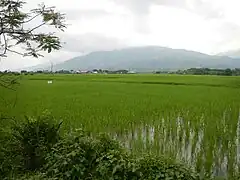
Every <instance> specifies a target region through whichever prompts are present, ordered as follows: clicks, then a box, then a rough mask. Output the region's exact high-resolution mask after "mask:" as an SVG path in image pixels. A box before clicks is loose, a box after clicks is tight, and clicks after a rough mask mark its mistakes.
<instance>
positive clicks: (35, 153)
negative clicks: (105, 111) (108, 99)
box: [0, 115, 199, 180]
mask: <svg viewBox="0 0 240 180" xmlns="http://www.w3.org/2000/svg"><path fill="white" fill-rule="evenodd" d="M60 126H61V123H55V121H54V118H53V117H52V116H49V115H44V116H40V117H39V118H36V119H32V118H26V122H24V123H21V124H18V125H14V126H13V128H12V131H11V132H9V133H8V134H5V135H3V134H2V135H1V136H0V137H1V138H0V140H2V141H1V142H4V143H3V144H4V146H1V148H0V150H2V151H1V152H0V160H1V164H0V165H1V166H0V170H1V172H0V173H1V175H0V178H1V179H4V178H6V179H19V180H23V179H28V180H33V179H34V180H35V179H36V180H47V179H48V180H55V179H62V180H65V179H66V180H68V179H72V180H73V179H74V180H77V179H92V180H108V179H123V180H124V179H132V180H138V179H139V180H145V179H176V180H198V179H199V176H198V174H196V173H194V171H193V170H191V169H190V168H188V167H186V166H184V165H182V164H179V163H176V162H175V161H172V160H170V159H168V158H163V157H159V156H154V155H144V156H141V157H139V156H133V154H132V153H130V152H128V150H127V149H124V148H123V147H122V146H121V145H120V144H119V143H118V142H117V141H115V140H112V139H111V138H110V137H108V136H106V135H104V134H100V135H98V136H92V135H91V133H85V132H84V131H82V130H81V129H78V130H76V131H75V132H72V133H70V134H69V135H66V136H65V137H63V138H60V135H59V128H60Z"/></svg>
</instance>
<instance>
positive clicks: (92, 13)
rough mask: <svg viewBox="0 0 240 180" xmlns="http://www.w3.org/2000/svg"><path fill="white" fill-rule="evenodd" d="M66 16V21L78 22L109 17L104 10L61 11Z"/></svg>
mask: <svg viewBox="0 0 240 180" xmlns="http://www.w3.org/2000/svg"><path fill="white" fill-rule="evenodd" d="M63 12H64V13H65V14H66V18H67V20H79V19H81V18H99V17H103V16H109V15H111V13H109V12H107V11H105V10H101V9H99V10H97V9H96V10H77V9H76V10H63Z"/></svg>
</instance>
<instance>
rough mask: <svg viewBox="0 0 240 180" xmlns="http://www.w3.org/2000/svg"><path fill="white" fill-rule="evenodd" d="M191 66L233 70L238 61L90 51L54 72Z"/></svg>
mask: <svg viewBox="0 0 240 180" xmlns="http://www.w3.org/2000/svg"><path fill="white" fill-rule="evenodd" d="M193 67H208V68H236V67H240V59H234V58H230V57H227V56H210V55H207V54H203V53H199V52H194V51H187V50H182V49H171V48H165V47H158V46H147V47H132V48H125V49H120V50H112V51H98V52H92V53H90V54H87V55H84V56H79V57H75V58H73V59H70V60H67V61H65V62H63V63H61V64H57V65H55V66H54V70H62V69H64V70H79V69H81V70H92V69H109V70H117V69H132V70H135V71H153V70H159V69H173V70H176V69H185V68H193Z"/></svg>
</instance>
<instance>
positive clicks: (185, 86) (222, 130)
mask: <svg viewBox="0 0 240 180" xmlns="http://www.w3.org/2000/svg"><path fill="white" fill-rule="evenodd" d="M48 80H52V81H53V83H52V84H48V83H47V81H48ZM0 98H1V99H0V113H1V115H2V116H9V115H11V116H14V117H15V119H16V120H19V121H21V120H23V119H24V116H25V115H27V116H38V115H40V114H41V113H42V112H44V111H46V110H47V111H50V112H51V113H52V115H54V116H55V117H56V118H57V119H59V120H63V127H62V128H63V131H69V130H70V129H74V128H83V129H85V130H87V131H90V132H91V133H93V134H94V133H98V132H106V133H108V134H110V135H111V136H112V137H113V138H116V139H118V140H120V142H122V143H123V145H124V146H126V147H127V148H129V149H130V150H131V151H134V152H136V153H143V152H150V153H156V154H160V155H166V156H170V157H172V158H176V159H178V160H180V161H183V162H185V163H187V164H188V165H189V166H191V167H193V168H195V169H196V170H197V171H198V172H200V173H201V174H210V175H212V176H224V177H231V176H233V175H235V174H237V173H239V172H240V118H239V108H240V77H220V76H185V75H184V76H177V75H140V74H137V75H56V74H55V75H32V76H30V75H29V76H22V77H21V80H20V85H19V86H18V87H16V91H11V90H7V89H3V88H0Z"/></svg>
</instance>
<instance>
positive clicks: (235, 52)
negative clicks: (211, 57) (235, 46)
mask: <svg viewBox="0 0 240 180" xmlns="http://www.w3.org/2000/svg"><path fill="white" fill-rule="evenodd" d="M218 55H221V56H228V57H231V58H240V50H233V51H227V52H223V53H219V54H218Z"/></svg>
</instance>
